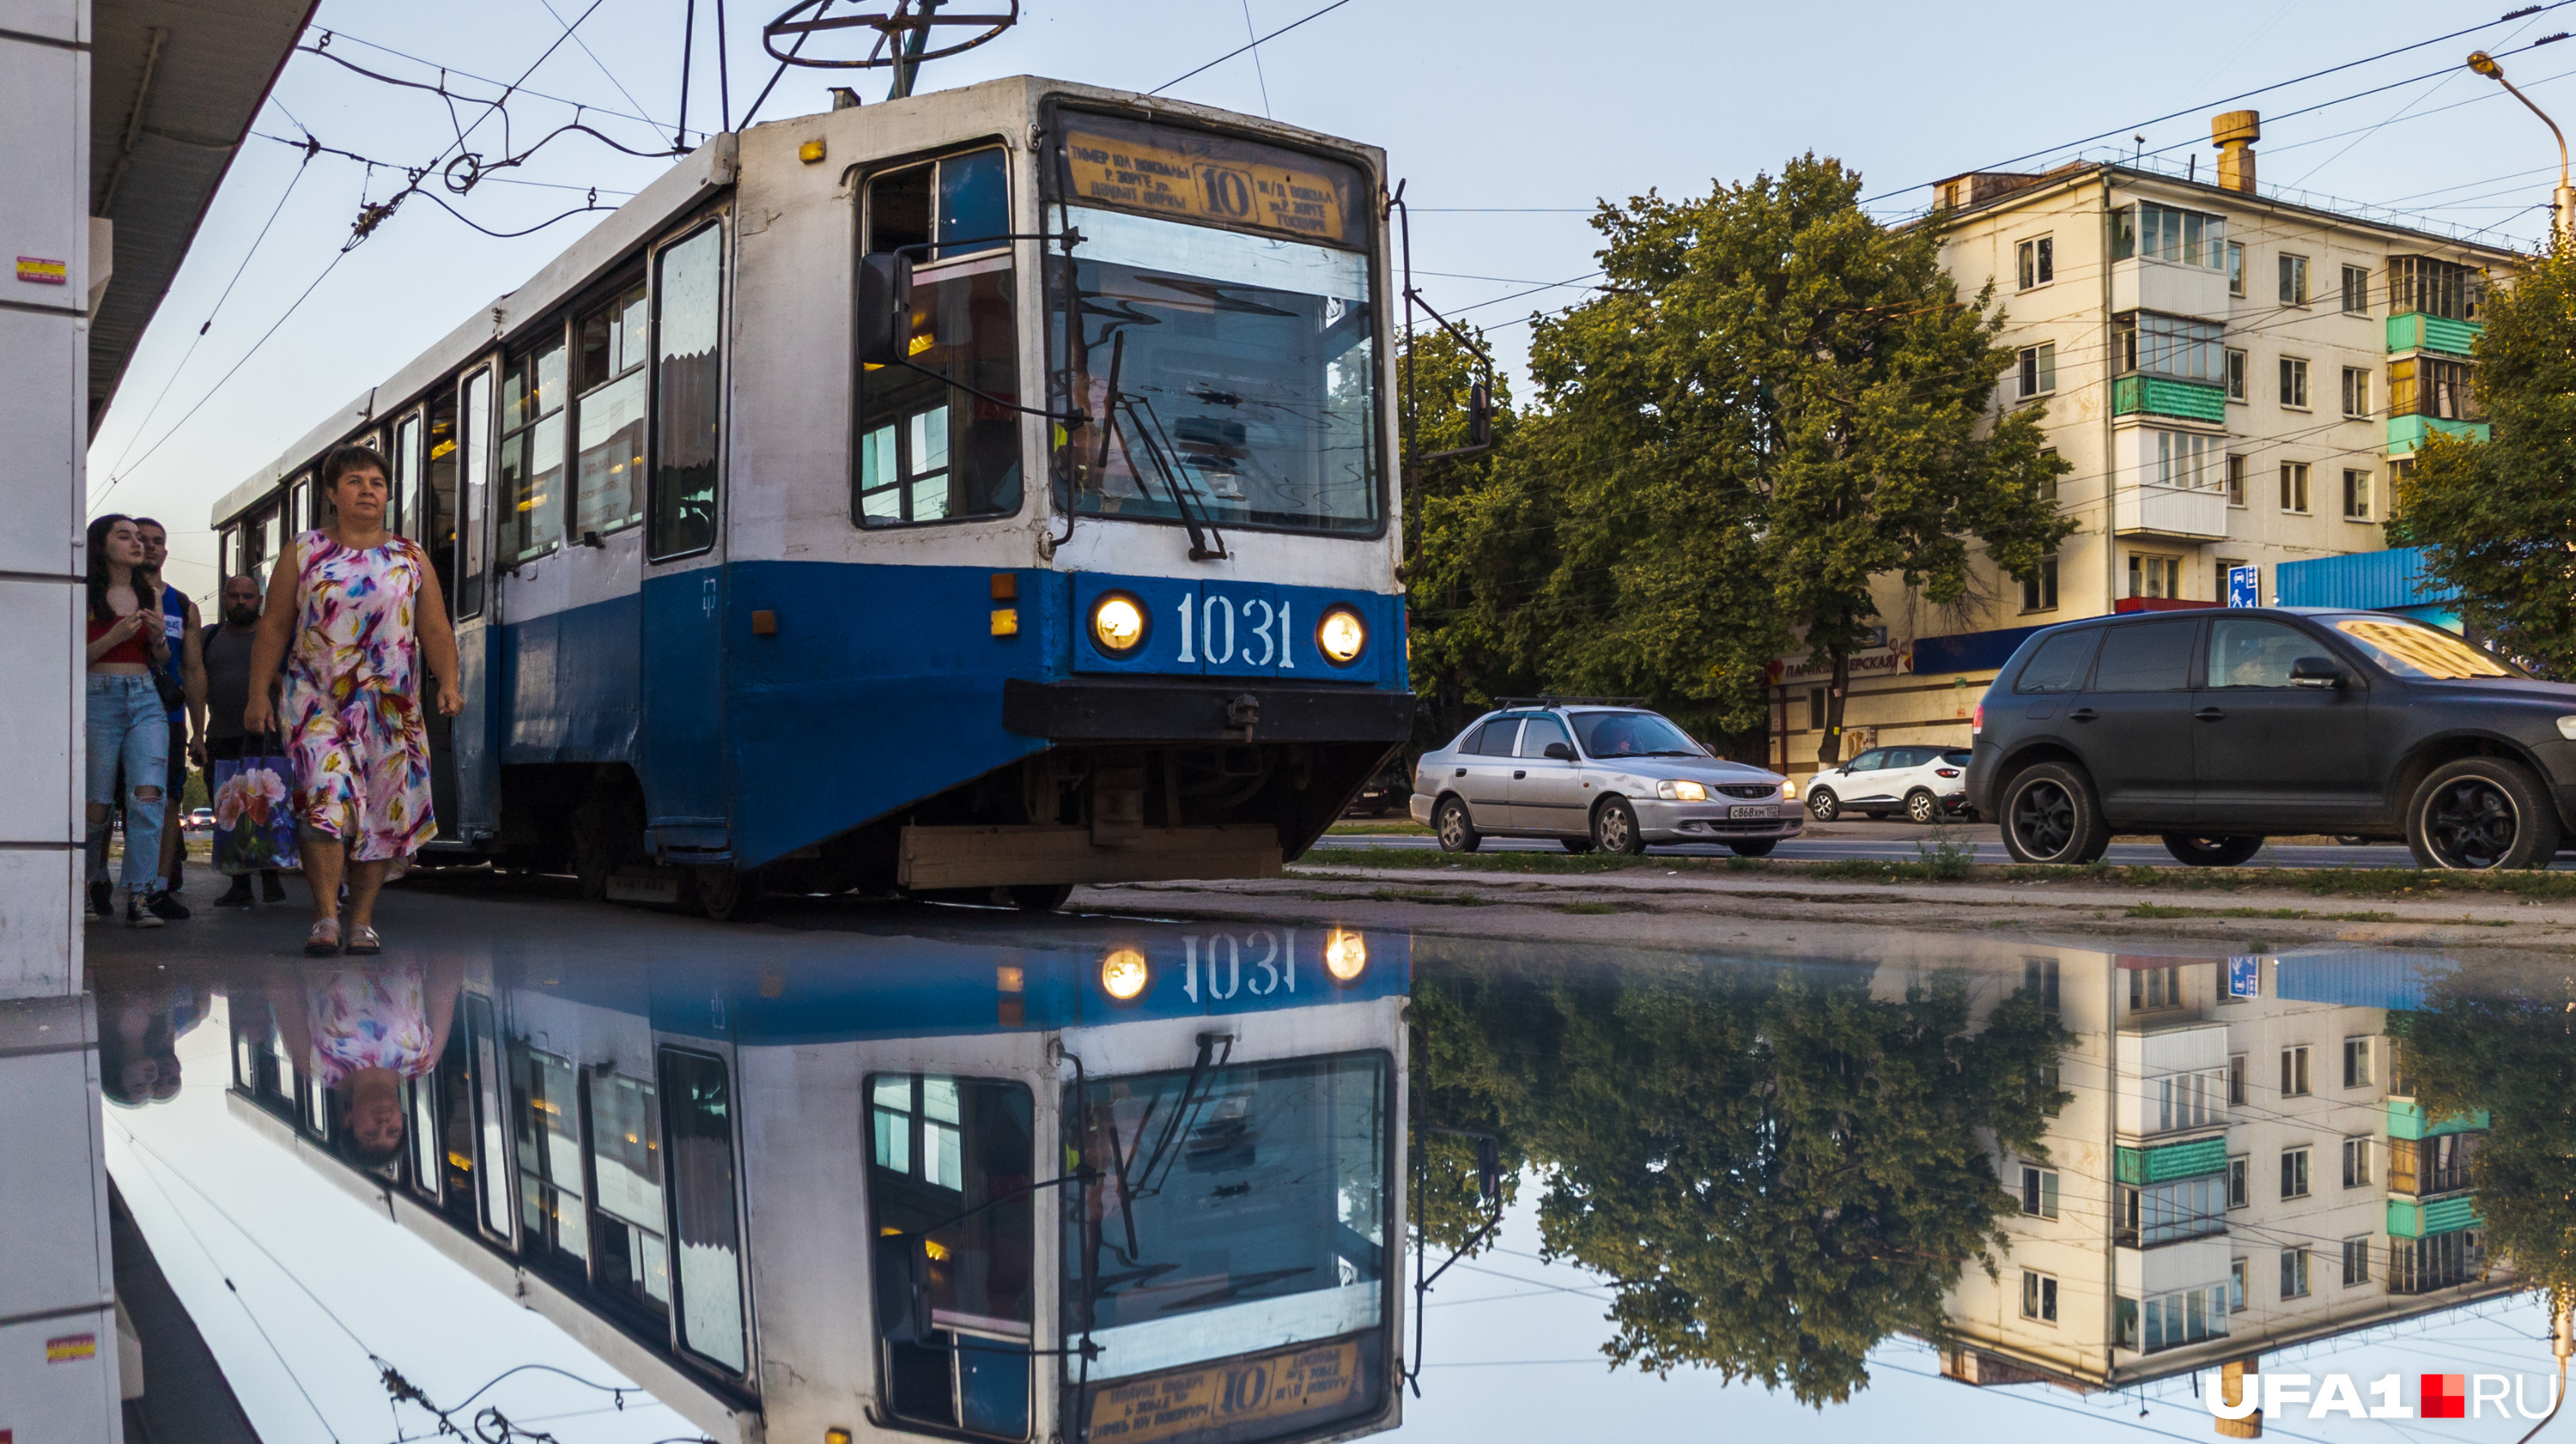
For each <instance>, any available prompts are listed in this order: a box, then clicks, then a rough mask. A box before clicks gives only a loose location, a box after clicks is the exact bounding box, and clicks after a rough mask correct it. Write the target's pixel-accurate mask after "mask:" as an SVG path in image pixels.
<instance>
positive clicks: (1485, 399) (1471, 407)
mask: <svg viewBox="0 0 2576 1444" xmlns="http://www.w3.org/2000/svg"><path fill="white" fill-rule="evenodd" d="M1467 444H1468V445H1469V446H1491V445H1493V444H1494V388H1493V387H1491V386H1489V385H1487V384H1485V383H1484V382H1482V381H1479V382H1477V383H1476V384H1475V385H1473V386H1470V387H1468V388H1467Z"/></svg>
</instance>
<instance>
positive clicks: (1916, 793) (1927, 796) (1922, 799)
mask: <svg viewBox="0 0 2576 1444" xmlns="http://www.w3.org/2000/svg"><path fill="white" fill-rule="evenodd" d="M1905 815H1906V816H1907V817H1908V818H1910V819H1912V820H1913V821H1916V822H1919V823H1922V824H1923V825H1924V826H1926V827H1929V826H1931V825H1932V824H1933V823H1936V822H1939V821H1940V820H1941V799H1939V798H1937V797H1934V796H1933V795H1932V794H1931V793H1929V792H1926V791H1925V790H1923V789H1922V788H1920V787H1918V788H1916V789H1914V790H1913V791H1912V792H1910V793H1907V794H1906V796H1905Z"/></svg>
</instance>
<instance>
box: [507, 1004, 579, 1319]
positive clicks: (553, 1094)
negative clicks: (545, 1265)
mask: <svg viewBox="0 0 2576 1444" xmlns="http://www.w3.org/2000/svg"><path fill="white" fill-rule="evenodd" d="M510 1062H511V1068H510V1072H511V1074H512V1077H511V1084H512V1092H513V1093H514V1094H515V1095H516V1096H515V1098H514V1099H513V1100H512V1101H513V1102H515V1103H516V1104H517V1105H518V1106H517V1107H516V1108H515V1109H513V1110H512V1111H513V1112H514V1113H515V1115H516V1117H515V1119H514V1120H513V1121H514V1122H515V1124H516V1134H517V1138H516V1142H517V1144H518V1158H519V1225H520V1229H521V1233H520V1237H521V1238H522V1239H523V1240H524V1241H525V1244H526V1247H527V1250H528V1252H529V1253H531V1254H533V1255H535V1256H536V1257H538V1258H539V1259H541V1260H545V1261H549V1262H556V1263H561V1264H564V1265H568V1266H570V1267H572V1268H575V1269H578V1268H580V1267H581V1266H582V1265H583V1264H584V1263H585V1262H586V1261H587V1260H588V1259H589V1257H590V1230H589V1226H588V1225H589V1222H590V1215H589V1211H588V1209H587V1207H586V1205H585V1203H584V1200H583V1197H582V1186H581V1185H582V1177H581V1175H582V1168H581V1101H580V1099H578V1098H577V1097H575V1096H574V1087H575V1084H574V1079H575V1077H576V1074H575V1071H574V1069H573V1066H572V1064H571V1063H570V1062H568V1061H566V1060H565V1059H562V1058H558V1057H556V1056H555V1055H554V1054H552V1053H541V1052H538V1051H537V1050H536V1049H534V1048H526V1047H522V1048H518V1049H516V1050H514V1051H513V1055H512V1057H511V1060H510Z"/></svg>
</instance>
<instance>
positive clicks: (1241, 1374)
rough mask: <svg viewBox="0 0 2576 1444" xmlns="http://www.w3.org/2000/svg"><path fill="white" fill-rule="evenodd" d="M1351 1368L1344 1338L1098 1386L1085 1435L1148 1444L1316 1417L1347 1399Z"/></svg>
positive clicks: (1351, 1345) (1352, 1357)
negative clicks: (1313, 1415) (1253, 1425)
mask: <svg viewBox="0 0 2576 1444" xmlns="http://www.w3.org/2000/svg"><path fill="white" fill-rule="evenodd" d="M1359 1370H1360V1346H1359V1341H1358V1340H1356V1339H1345V1340H1343V1341H1341V1342H1340V1343H1334V1344H1321V1345H1313V1346H1301V1347H1298V1348H1293V1349H1284V1350H1281V1351H1280V1352H1278V1353H1275V1354H1262V1355H1259V1356H1257V1357H1254V1358H1250V1359H1231V1360H1227V1361H1224V1362H1221V1363H1213V1364H1203V1365H1200V1366H1198V1367H1196V1368H1191V1369H1176V1370H1173V1371H1172V1372H1170V1373H1165V1374H1154V1375H1150V1376H1148V1377H1146V1378H1142V1379H1136V1380H1132V1381H1121V1382H1119V1383H1114V1384H1101V1385H1097V1386H1095V1387H1094V1390H1093V1393H1092V1396H1091V1420H1090V1428H1089V1431H1088V1432H1089V1434H1090V1437H1091V1438H1093V1439H1095V1440H1102V1441H1108V1440H1116V1441H1118V1444H1149V1441H1152V1440H1157V1439H1173V1438H1179V1437H1181V1436H1183V1435H1189V1434H1199V1433H1203V1432H1206V1431H1208V1430H1212V1429H1231V1428H1234V1427H1237V1426H1240V1425H1244V1424H1249V1423H1253V1422H1256V1421H1259V1422H1263V1423H1275V1422H1280V1421H1286V1420H1291V1419H1295V1418H1299V1417H1302V1416H1306V1415H1312V1414H1321V1413H1325V1412H1328V1411H1332V1410H1337V1409H1340V1408H1341V1407H1343V1406H1344V1405H1346V1404H1348V1403H1350V1402H1351V1401H1352V1394H1353V1392H1354V1391H1355V1390H1356V1389H1357V1388H1358V1387H1359Z"/></svg>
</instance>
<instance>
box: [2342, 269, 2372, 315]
mask: <svg viewBox="0 0 2576 1444" xmlns="http://www.w3.org/2000/svg"><path fill="white" fill-rule="evenodd" d="M2343 313H2344V314H2345V315H2347V316H2367V315H2369V314H2370V272H2369V271H2368V270H2366V269H2364V268H2363V267H2360V266H2346V267H2344V268H2343Z"/></svg>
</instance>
